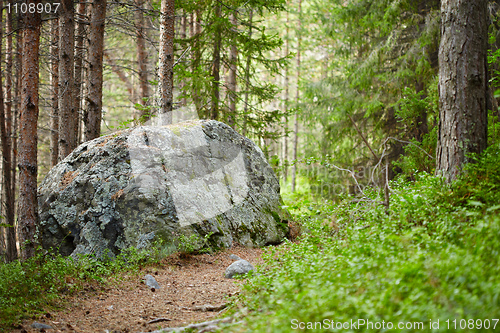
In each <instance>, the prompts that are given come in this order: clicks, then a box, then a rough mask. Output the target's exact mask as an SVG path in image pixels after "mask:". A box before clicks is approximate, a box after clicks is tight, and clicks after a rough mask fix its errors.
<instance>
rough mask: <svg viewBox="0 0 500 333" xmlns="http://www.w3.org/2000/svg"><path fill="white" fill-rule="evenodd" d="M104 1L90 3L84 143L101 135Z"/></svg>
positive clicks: (98, 0)
mask: <svg viewBox="0 0 500 333" xmlns="http://www.w3.org/2000/svg"><path fill="white" fill-rule="evenodd" d="M106 3H107V1H106V0H94V1H93V3H92V10H91V18H90V27H89V35H90V36H89V40H90V42H89V69H88V74H87V75H88V79H87V82H88V86H87V96H86V103H85V105H86V106H85V141H89V140H93V139H95V138H98V137H99V136H100V135H101V119H102V83H103V76H102V70H103V68H102V60H103V55H104V25H105V23H106Z"/></svg>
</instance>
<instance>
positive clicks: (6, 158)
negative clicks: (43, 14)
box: [0, 14, 17, 262]
mask: <svg viewBox="0 0 500 333" xmlns="http://www.w3.org/2000/svg"><path fill="white" fill-rule="evenodd" d="M0 16H2V15H0ZM2 30H3V22H2V17H0V64H1V63H2V52H1V41H2V38H3V31H2ZM11 31H12V16H11V14H8V17H7V39H9V38H10V42H9V40H8V41H7V47H6V54H7V65H6V80H5V81H6V82H5V89H6V90H7V103H6V104H5V106H4V98H3V87H2V78H1V75H0V133H1V138H2V178H3V183H2V190H3V196H4V200H5V219H6V221H5V222H6V223H7V224H8V225H9V227H8V228H7V230H6V233H5V234H6V236H7V239H6V240H7V242H6V245H7V246H6V250H7V251H6V252H7V253H6V255H7V256H6V259H7V261H8V262H10V261H13V260H15V259H17V247H16V234H15V221H14V219H15V216H14V213H15V212H14V192H13V190H12V188H13V187H12V154H11V152H12V140H11V130H12V129H11V127H12V125H11V100H10V99H11V86H12V37H11V35H10V33H11ZM0 73H1V69H0Z"/></svg>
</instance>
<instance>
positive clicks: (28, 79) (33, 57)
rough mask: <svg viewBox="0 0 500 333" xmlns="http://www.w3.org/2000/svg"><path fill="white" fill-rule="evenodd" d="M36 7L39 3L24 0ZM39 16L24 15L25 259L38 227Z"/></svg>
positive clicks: (22, 155)
mask: <svg viewBox="0 0 500 333" xmlns="http://www.w3.org/2000/svg"><path fill="white" fill-rule="evenodd" d="M26 2H27V3H28V5H29V4H31V3H34V4H35V6H36V5H37V4H39V3H41V1H40V0H27V1H26ZM41 24H42V20H41V16H40V13H37V11H35V12H34V13H30V12H29V11H28V12H27V13H26V14H25V21H24V38H23V42H24V43H23V72H22V79H21V80H22V90H21V118H20V124H21V126H20V131H19V208H18V225H19V234H20V243H21V251H22V254H23V258H24V259H28V258H30V257H32V256H33V255H34V254H35V242H36V239H35V232H36V226H37V224H38V200H37V173H38V164H37V143H38V137H37V123H38V69H39V67H38V50H39V46H40V27H41Z"/></svg>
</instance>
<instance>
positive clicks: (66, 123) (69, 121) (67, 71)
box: [59, 0, 76, 161]
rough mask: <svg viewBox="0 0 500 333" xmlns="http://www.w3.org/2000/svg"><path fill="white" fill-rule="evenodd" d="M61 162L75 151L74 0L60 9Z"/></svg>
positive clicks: (63, 0)
mask: <svg viewBox="0 0 500 333" xmlns="http://www.w3.org/2000/svg"><path fill="white" fill-rule="evenodd" d="M59 10H60V12H59V161H61V160H63V159H64V158H65V157H66V156H68V154H69V153H71V151H72V150H73V149H72V147H73V146H74V143H73V141H74V135H73V130H74V126H73V123H74V121H75V118H76V110H75V106H74V100H73V92H74V91H73V90H74V84H75V79H74V73H75V71H74V70H75V68H74V64H75V59H74V40H75V21H74V15H75V13H74V12H75V10H74V7H73V0H61V7H60V8H59Z"/></svg>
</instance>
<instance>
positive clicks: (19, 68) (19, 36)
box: [12, 14, 24, 197]
mask: <svg viewBox="0 0 500 333" xmlns="http://www.w3.org/2000/svg"><path fill="white" fill-rule="evenodd" d="M23 27H24V19H23V17H22V15H21V14H18V16H17V29H16V63H15V64H16V66H15V69H16V82H15V90H14V102H15V103H14V106H15V107H14V113H13V115H12V118H13V122H12V192H13V193H14V197H15V195H16V178H17V169H16V166H17V154H18V150H19V149H18V145H17V143H18V140H17V136H18V133H19V128H18V127H19V113H20V110H21V83H22V80H21V77H22V72H23V61H22V60H23V52H22V48H23V31H24V28H23Z"/></svg>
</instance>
